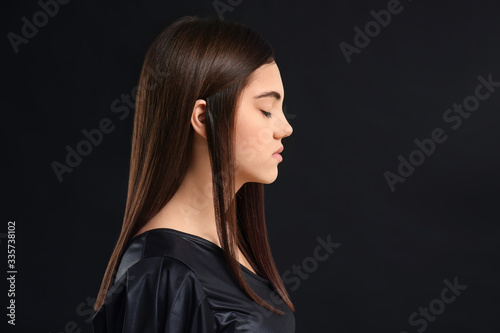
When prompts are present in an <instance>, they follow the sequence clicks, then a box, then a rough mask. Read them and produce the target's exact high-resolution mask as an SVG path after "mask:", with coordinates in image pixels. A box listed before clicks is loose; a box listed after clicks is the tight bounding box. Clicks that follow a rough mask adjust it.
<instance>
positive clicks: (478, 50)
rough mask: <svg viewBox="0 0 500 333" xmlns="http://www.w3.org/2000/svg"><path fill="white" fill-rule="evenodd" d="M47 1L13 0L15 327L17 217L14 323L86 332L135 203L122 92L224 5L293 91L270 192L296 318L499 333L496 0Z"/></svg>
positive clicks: (10, 194) (356, 326)
mask: <svg viewBox="0 0 500 333" xmlns="http://www.w3.org/2000/svg"><path fill="white" fill-rule="evenodd" d="M44 1H45V0H42V4H43V3H44ZM61 1H62V0H61ZM48 3H51V1H48ZM42 4H40V3H37V1H34V0H32V1H22V2H20V1H17V2H10V3H6V2H3V3H2V5H1V6H2V11H1V12H2V14H1V16H2V20H1V29H0V30H1V31H2V33H3V37H2V42H1V47H2V51H1V52H2V53H1V54H2V60H3V61H2V66H1V67H2V75H1V82H2V86H1V91H2V103H1V105H2V121H1V126H2V132H3V134H5V136H4V139H3V142H4V143H5V144H4V145H3V147H5V148H4V153H3V154H2V156H3V157H2V167H5V169H4V172H3V175H4V177H3V186H2V197H3V200H2V219H1V221H0V223H1V224H0V225H1V227H0V237H1V238H0V240H1V244H0V247H1V252H2V253H4V254H3V255H2V259H1V261H2V273H1V275H2V276H4V278H2V280H3V284H2V290H1V291H0V294H1V295H2V297H1V305H2V306H1V308H2V309H4V310H2V314H1V316H0V318H2V325H6V322H7V319H8V317H7V316H6V314H7V313H8V311H10V310H8V309H6V307H7V306H8V302H10V299H11V297H9V296H8V295H7V292H8V289H9V286H10V284H9V285H8V284H7V279H6V277H9V276H10V275H9V274H8V273H7V270H8V268H7V266H6V264H7V259H8V258H7V237H8V236H7V232H8V222H9V221H15V223H16V224H15V237H16V238H15V240H16V243H15V246H16V248H15V250H16V253H15V255H16V257H15V260H16V262H15V265H16V266H15V268H16V270H17V273H16V274H15V276H16V281H15V302H16V303H15V304H16V326H15V327H16V328H17V330H18V331H22V332H34V331H36V332H53V333H55V332H66V331H67V332H80V330H81V332H90V325H89V322H88V318H89V315H90V305H91V304H92V301H93V299H94V298H95V296H96V293H97V291H98V288H99V286H100V283H101V279H102V276H103V273H104V270H105V268H106V265H107V262H108V259H109V256H110V254H111V251H112V248H113V246H114V244H115V241H116V239H117V237H118V233H119V231H120V227H121V221H122V217H123V212H124V207H125V198H126V190H127V177H128V169H129V154H130V141H131V129H132V119H133V103H130V104H127V103H126V101H125V98H126V95H130V94H131V91H132V88H133V87H135V86H136V85H137V83H138V75H139V71H140V68H141V65H142V61H143V57H144V55H145V52H146V50H147V47H148V46H149V45H150V43H151V42H152V40H153V38H154V37H155V36H156V35H157V34H158V33H159V32H160V31H161V30H162V29H164V28H165V27H166V26H167V25H169V24H170V23H171V22H172V21H173V20H175V19H177V18H179V17H181V16H184V15H198V16H202V17H204V16H218V12H217V9H216V7H217V8H219V12H221V11H222V10H225V12H223V13H222V14H221V15H222V18H224V19H226V20H235V21H239V22H243V23H245V24H248V25H250V26H252V27H253V28H255V29H256V30H257V31H259V32H260V33H261V34H262V35H264V36H265V38H267V39H268V40H269V41H270V42H271V44H272V45H273V46H274V48H275V52H276V55H277V63H278V66H279V67H280V70H281V74H282V78H283V83H284V86H285V95H286V98H285V105H286V113H287V117H288V119H289V121H290V124H291V125H292V126H293V128H294V133H293V135H292V136H291V137H290V138H286V139H285V140H283V143H284V145H285V151H284V154H283V155H284V161H283V162H282V163H280V165H279V176H278V179H277V180H276V182H275V183H273V184H270V185H267V186H266V187H265V189H266V190H265V191H266V192H265V200H266V217H267V223H268V228H269V237H270V241H271V246H272V250H273V254H274V258H275V260H276V263H277V265H278V268H279V270H280V272H281V273H282V274H283V276H284V277H285V280H286V281H285V285H286V287H287V288H288V290H289V292H290V295H291V297H292V301H293V302H294V304H295V306H296V322H297V332H394V333H400V332H405V331H406V332H408V333H410V332H418V331H419V332H424V331H426V332H429V333H431V332H500V322H499V319H498V318H499V314H498V313H499V311H500V306H499V305H498V298H499V288H498V283H499V282H498V281H499V280H500V270H499V267H498V259H499V251H498V248H497V246H498V243H499V236H500V228H499V226H498V224H499V213H498V210H497V205H498V199H499V195H498V193H499V192H498V187H499V185H500V181H499V177H498V174H497V172H498V170H499V167H500V152H499V143H500V132H499V125H498V124H499V121H500V112H499V111H500V110H499V106H500V87H499V85H500V84H499V83H495V82H499V81H500V66H499V59H500V46H499V42H500V39H499V37H500V18H499V14H500V5H499V4H498V2H495V1H472V0H467V1H446V2H442V1H440V2H438V1H429V0H413V1H410V0H402V1H401V3H399V5H398V3H396V2H395V1H388V0H377V1H349V0H341V1H331V2H327V1H324V2H320V1H307V2H306V1H295V2H292V1H288V2H284V1H246V0H245V1H240V0H231V1H229V0H222V1H215V2H214V1H212V0H207V1H200V0H192V1H182V2H181V1H107V2H105V3H103V2H97V1H76V0H75V1H70V2H68V3H66V4H60V5H59V8H58V10H57V13H55V11H56V9H55V7H54V6H52V7H50V6H49V7H47V8H49V9H47V10H48V11H49V12H51V13H52V14H51V15H52V16H53V17H51V16H50V15H48V14H43V6H42ZM223 4H225V6H226V7H223ZM224 8H225V9H224ZM387 8H389V9H390V11H388V12H387ZM382 10H386V12H381V11H382ZM372 11H373V12H372ZM391 12H392V13H391ZM384 13H385V14H387V13H391V18H390V22H389V19H388V16H387V15H385V16H384ZM375 16H377V17H378V18H379V20H380V22H381V23H373V22H372V23H370V22H371V21H374V22H377V21H376V20H375V18H374V17H375ZM23 17H25V19H24V20H23ZM33 20H35V21H36V22H37V24H38V25H39V27H38V28H37V27H36V26H35V28H36V29H37V30H38V31H37V32H35V30H34V29H33V27H32V29H31V30H30V29H29V27H28V26H29V25H30V24H32V23H33ZM26 22H28V23H26ZM24 25H26V27H25V28H24V31H23V26H24ZM381 25H385V26H381ZM365 28H368V30H369V31H368V33H369V35H366V36H363V35H362V34H363V33H366V32H365ZM359 31H362V32H361V33H360V32H359ZM23 33H24V35H25V36H28V38H25V37H23ZM370 35H371V37H370ZM22 38H25V39H22ZM367 38H369V40H368V39H367ZM11 40H12V41H11ZM348 44H349V45H348ZM356 45H358V47H357V48H356V49H355V47H356ZM16 48H17V53H16ZM342 49H344V50H346V52H348V53H349V55H347V56H346V55H345V54H344V53H343V51H342ZM346 54H347V53H346ZM482 80H483V81H482ZM488 80H490V83H489V84H488V85H485V83H484V82H486V81H488ZM122 98H123V100H122ZM463 103H466V104H467V109H465V108H463V109H462V111H459V110H458V108H460V105H459V104H463ZM454 104H455V106H454ZM118 108H120V109H118ZM117 110H120V111H119V112H118V111H117ZM454 110H455V111H454ZM468 110H470V111H468ZM115 111H116V112H115ZM459 112H461V114H460V113H459ZM106 119H109V120H106ZM101 122H104V123H106V122H108V123H107V125H105V126H111V128H112V130H111V132H109V133H104V134H103V139H102V142H99V143H98V144H96V145H93V148H92V152H91V153H90V154H88V155H87V156H84V157H83V158H82V160H81V161H80V162H79V164H78V165H76V166H75V167H74V168H72V172H71V173H69V172H68V173H64V174H63V176H62V180H60V179H58V177H57V176H56V173H55V172H54V170H53V167H52V164H53V163H54V162H59V163H61V164H65V158H66V155H67V150H66V146H69V148H70V149H71V148H72V149H76V147H77V146H78V144H79V143H80V142H81V141H82V140H85V136H84V134H83V132H82V131H83V130H87V131H91V130H93V129H95V128H98V127H99V126H100V123H101ZM108 131H109V130H108ZM433 137H434V139H433V141H432V142H431V141H430V140H432V138H433ZM415 140H417V142H418V143H419V144H420V146H421V148H419V146H418V145H417V143H416V141H415ZM419 151H420V152H419ZM422 151H423V152H422ZM410 160H411V161H410ZM75 163H76V162H75ZM411 163H413V164H415V165H416V166H413V165H412V164H411ZM400 164H401V166H400ZM398 168H399V171H398ZM387 175H389V179H390V182H394V184H393V185H394V186H393V188H392V189H391V186H390V182H388V180H387V179H386V176H387ZM398 177H399V178H398ZM403 180H404V182H403ZM11 237H12V236H11ZM322 242H324V243H328V242H330V243H334V244H333V245H330V246H331V247H330V248H329V249H330V251H331V253H328V256H327V255H326V253H327V252H326V250H325V249H322V250H321V252H316V253H319V254H321V255H322V256H321V257H320V256H318V255H317V256H316V257H315V249H316V248H317V246H321V244H322ZM453 285H455V286H453ZM87 302H89V303H88V304H87ZM426 311H427V312H426ZM8 327H9V329H11V330H12V329H13V327H12V326H10V325H9V326H8Z"/></svg>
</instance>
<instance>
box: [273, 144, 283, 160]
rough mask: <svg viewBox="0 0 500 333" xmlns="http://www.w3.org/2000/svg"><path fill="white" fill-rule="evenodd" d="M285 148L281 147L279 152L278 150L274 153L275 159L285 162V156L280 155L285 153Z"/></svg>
mask: <svg viewBox="0 0 500 333" xmlns="http://www.w3.org/2000/svg"><path fill="white" fill-rule="evenodd" d="M283 149H284V148H283V146H281V147H280V148H279V149H278V150H276V151H275V152H274V153H273V157H274V158H276V159H277V160H278V161H280V162H281V161H283V156H281V155H280V153H281V152H282V151H283Z"/></svg>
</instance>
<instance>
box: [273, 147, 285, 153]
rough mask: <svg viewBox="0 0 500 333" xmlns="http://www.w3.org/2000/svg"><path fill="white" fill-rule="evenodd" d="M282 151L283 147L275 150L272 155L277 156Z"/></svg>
mask: <svg viewBox="0 0 500 333" xmlns="http://www.w3.org/2000/svg"><path fill="white" fill-rule="evenodd" d="M283 149H285V148H284V147H283V146H281V147H279V149H278V150H276V151H275V152H274V153H273V154H279V153H281V152H282V151H283Z"/></svg>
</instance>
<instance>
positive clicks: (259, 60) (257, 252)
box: [94, 16, 295, 314]
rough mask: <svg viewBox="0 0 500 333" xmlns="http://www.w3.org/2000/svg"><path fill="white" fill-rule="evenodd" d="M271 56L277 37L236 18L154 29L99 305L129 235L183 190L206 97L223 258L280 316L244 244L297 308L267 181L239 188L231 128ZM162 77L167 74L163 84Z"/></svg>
mask: <svg viewBox="0 0 500 333" xmlns="http://www.w3.org/2000/svg"><path fill="white" fill-rule="evenodd" d="M273 61H274V51H273V49H272V47H271V45H270V44H269V43H268V42H267V41H266V40H264V39H263V38H262V37H261V36H259V34H257V33H256V32H255V31H254V30H252V29H250V28H249V27H247V26H245V25H243V24H240V23H236V22H229V21H221V20H218V19H214V18H198V17H194V16H187V17H183V18H181V19H178V20H177V21H175V22H174V23H173V24H171V25H170V26H168V27H167V28H166V29H165V30H164V31H163V32H162V33H160V35H159V36H158V37H156V39H155V40H154V42H153V44H152V45H151V46H150V48H149V50H148V52H147V54H146V57H145V60H144V65H143V67H142V71H141V75H140V79H139V87H138V91H137V97H136V109H135V116H134V128H133V135H132V152H131V160H130V161H131V162H130V176H129V183H128V195H127V202H126V207H125V214H124V219H123V226H122V229H121V233H120V236H119V238H118V241H117V243H116V246H115V248H114V251H113V253H112V255H111V258H110V261H109V263H108V266H107V269H106V272H105V274H104V278H103V281H102V284H101V287H100V290H99V294H98V297H97V300H96V302H95V304H94V310H96V311H97V310H98V309H99V308H100V307H101V306H102V305H103V304H104V302H105V300H106V295H107V292H108V289H109V288H110V286H111V285H112V283H113V278H114V276H115V274H116V269H117V266H118V264H119V262H120V259H121V256H122V255H123V252H124V250H125V247H126V245H127V243H128V241H129V240H130V239H131V238H132V237H133V236H134V235H135V234H136V233H137V232H138V231H139V230H140V229H141V228H142V227H143V226H144V225H145V224H146V222H148V221H149V220H150V219H151V218H153V217H154V216H155V215H156V214H157V213H158V212H159V211H160V209H161V208H162V207H163V206H164V205H165V204H166V203H167V202H168V201H169V200H170V199H171V198H172V196H173V195H174V193H175V192H176V191H177V189H178V188H179V186H180V184H181V182H182V180H183V178H184V175H185V173H186V171H187V169H188V166H189V162H190V160H191V153H192V145H193V134H194V130H193V128H192V127H191V125H190V118H191V114H192V110H193V108H194V104H195V101H196V100H198V99H204V100H205V101H206V102H207V107H206V115H205V119H206V121H205V123H206V136H207V144H208V149H209V154H210V164H211V169H212V191H213V199H214V200H213V204H214V210H215V219H216V223H217V233H218V237H219V241H220V244H221V248H222V249H223V250H224V251H223V252H224V256H225V260H226V262H227V263H228V265H229V268H230V270H231V272H232V273H233V275H234V277H235V279H236V281H237V282H238V284H239V285H240V286H241V288H243V290H244V291H245V292H246V293H247V294H248V295H249V296H250V297H251V298H252V299H253V300H254V301H255V302H257V303H258V304H260V305H262V306H263V307H265V308H266V309H268V310H271V311H273V312H275V313H278V314H283V312H282V311H280V310H278V309H276V308H275V307H273V306H271V305H269V304H268V303H267V302H265V301H264V300H262V299H261V298H260V297H259V296H257V295H256V294H255V293H254V292H253V291H252V290H251V288H249V287H248V285H247V284H246V282H245V279H244V278H243V275H242V272H241V268H240V265H239V262H238V261H237V260H236V259H235V253H236V249H237V246H240V248H241V251H242V253H243V255H245V257H246V258H247V259H248V261H249V262H250V264H251V266H252V267H253V269H254V270H255V271H256V273H257V274H259V275H260V276H262V277H264V278H266V279H268V280H269V281H270V282H271V284H272V285H273V287H274V288H275V290H276V292H277V293H278V295H280V296H281V298H282V299H283V300H284V302H285V303H286V304H287V305H288V306H289V307H290V309H292V310H293V311H295V309H294V306H293V304H292V302H291V300H290V297H289V296H288V293H287V291H286V289H285V287H284V285H283V282H282V280H281V277H280V276H279V273H278V270H277V269H276V265H275V263H274V260H273V258H272V255H271V250H270V247H269V243H268V238H267V230H266V223H265V215H264V189H263V184H260V183H246V184H244V185H243V186H242V187H241V188H240V189H239V191H238V192H237V193H236V194H235V193H234V172H235V170H234V160H233V155H234V154H233V153H234V150H233V149H234V147H233V145H234V142H233V139H234V130H233V129H234V115H235V109H236V107H237V103H238V98H239V96H240V95H241V92H242V91H243V89H244V88H245V87H246V85H247V84H248V83H249V80H250V79H251V75H252V72H254V71H255V70H256V69H257V68H259V67H260V66H262V65H264V64H267V63H272V62H273ZM152 71H153V72H154V73H153V75H151V72H152ZM158 78H162V80H160V82H158V81H159V80H158Z"/></svg>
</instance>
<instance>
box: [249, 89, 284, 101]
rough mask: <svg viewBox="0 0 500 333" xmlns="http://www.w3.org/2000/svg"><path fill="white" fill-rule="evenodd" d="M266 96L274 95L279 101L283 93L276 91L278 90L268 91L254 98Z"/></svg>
mask: <svg viewBox="0 0 500 333" xmlns="http://www.w3.org/2000/svg"><path fill="white" fill-rule="evenodd" d="M264 97H274V98H276V99H277V100H278V101H279V100H280V99H281V95H280V93H278V92H276V91H266V92H264V93H262V94H260V95H258V96H255V97H254V98H255V99H258V98H264Z"/></svg>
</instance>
